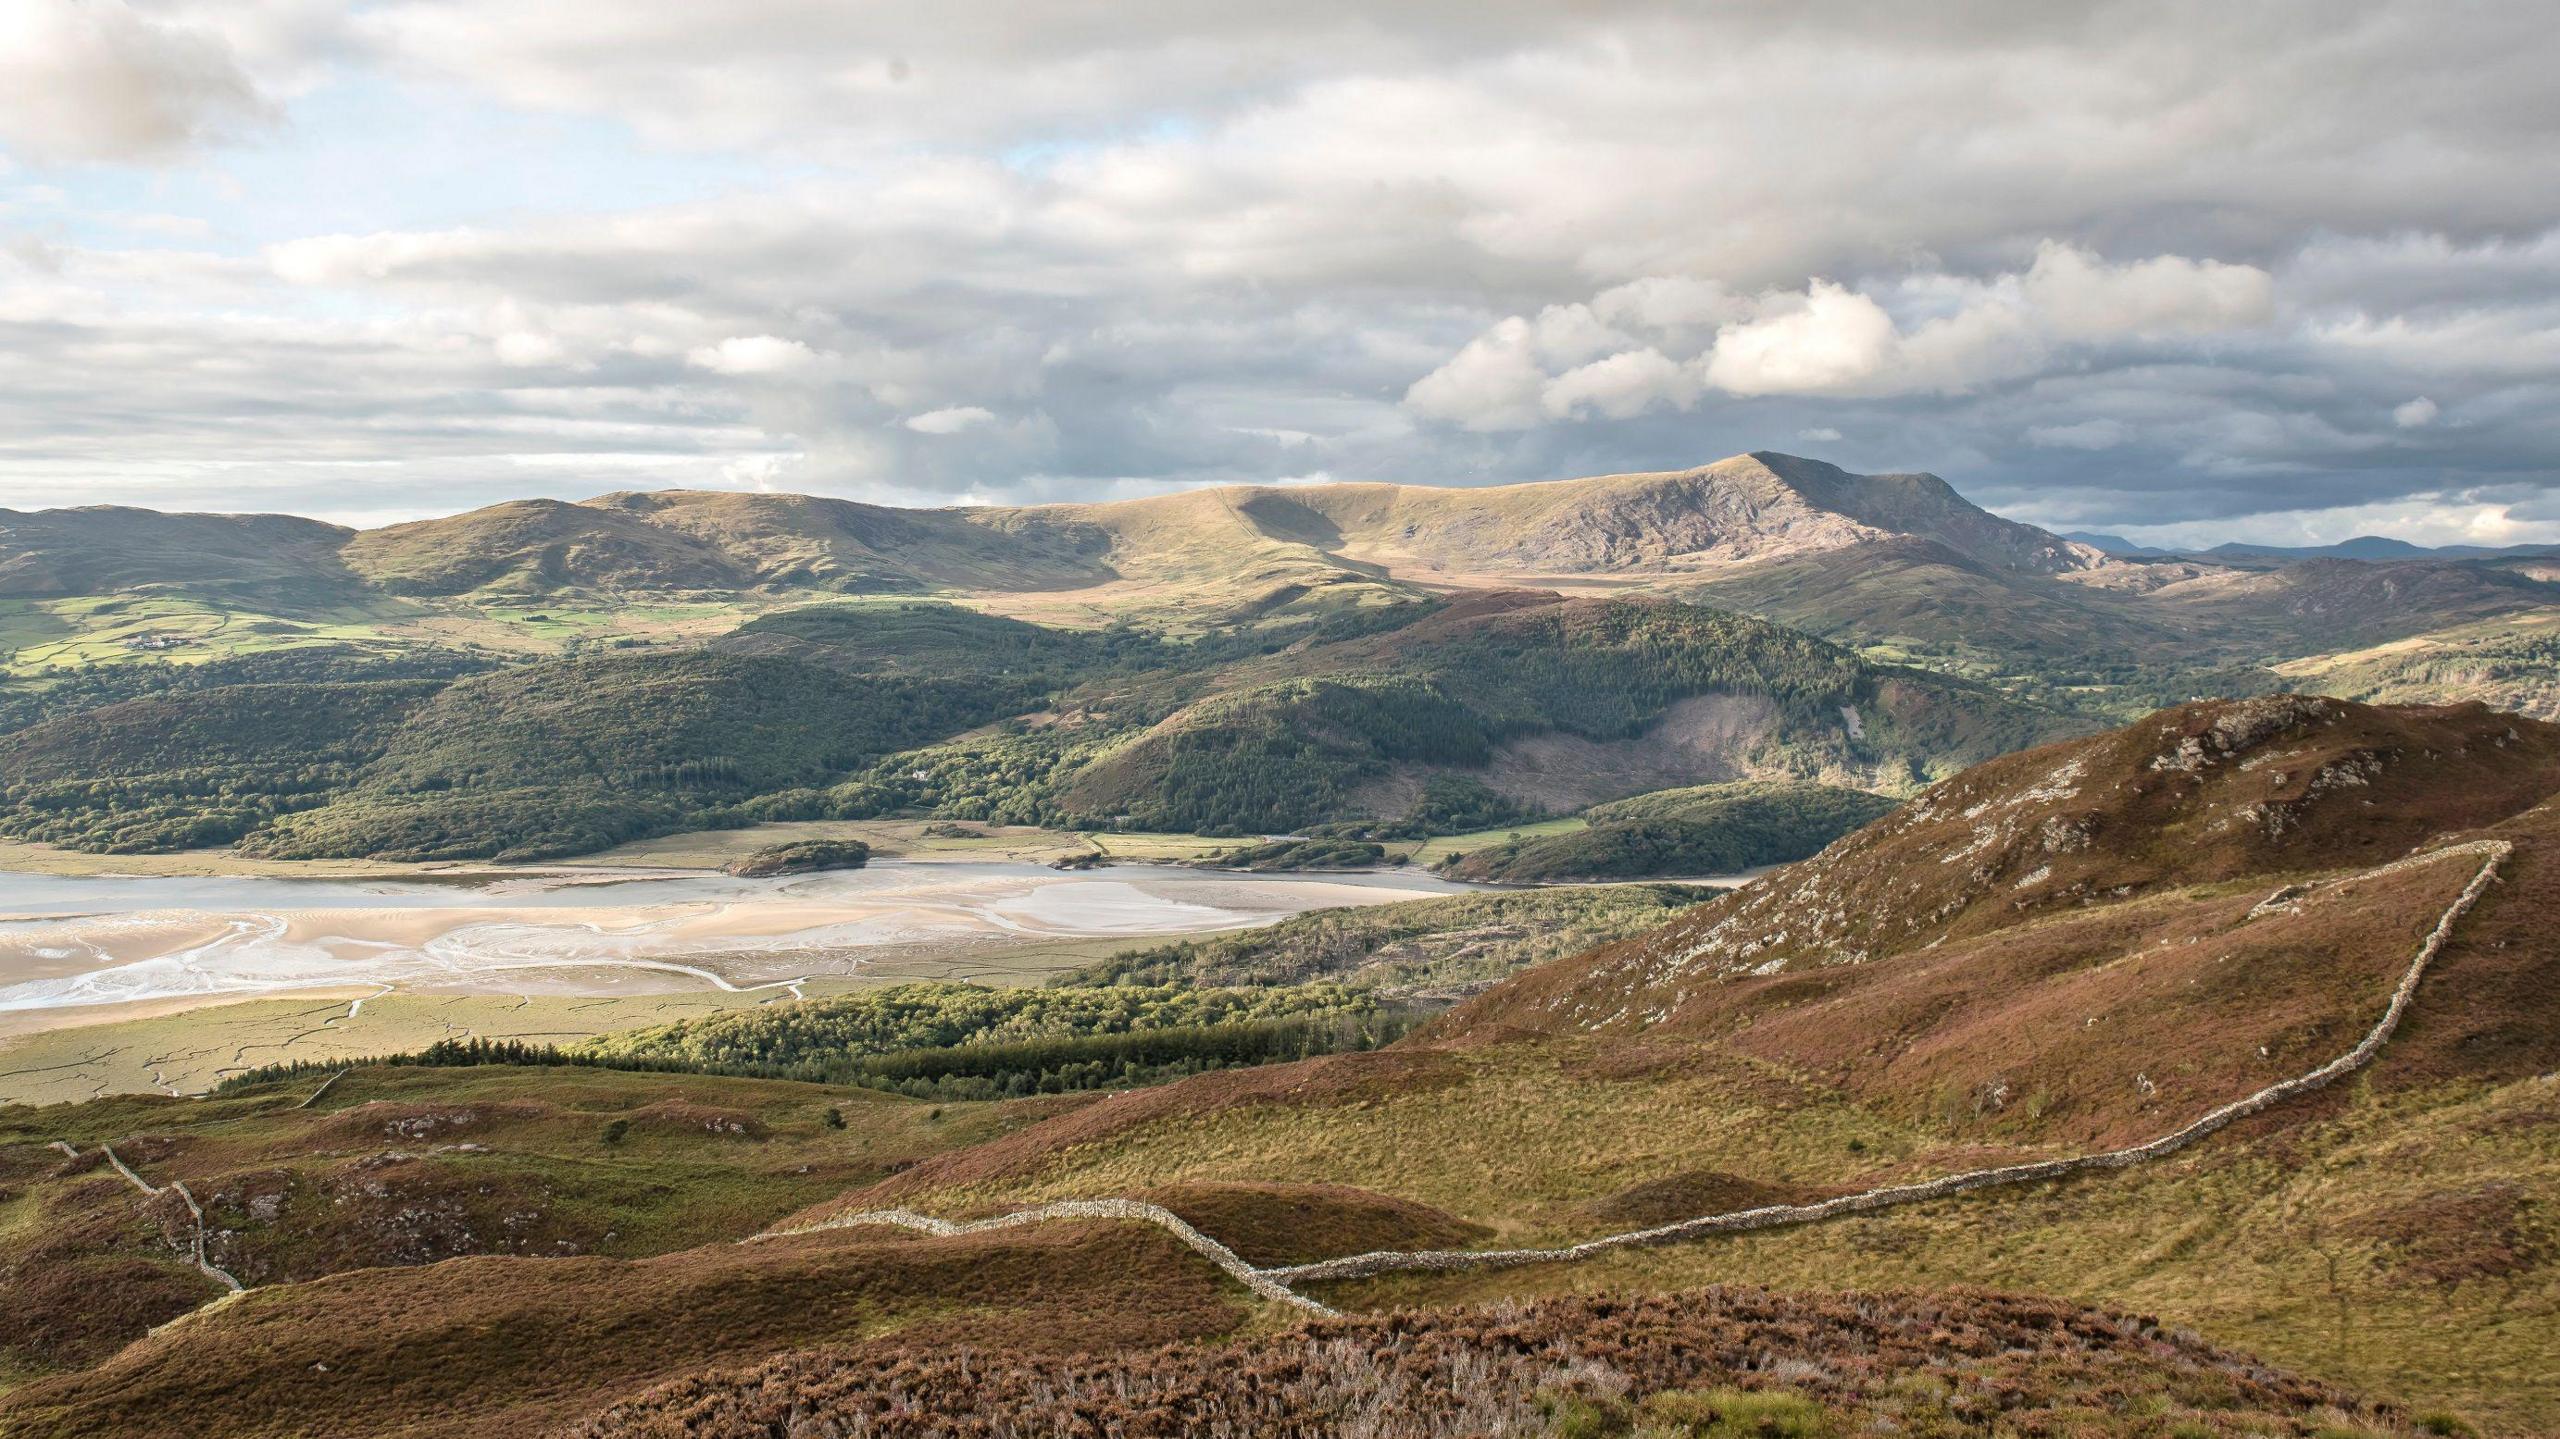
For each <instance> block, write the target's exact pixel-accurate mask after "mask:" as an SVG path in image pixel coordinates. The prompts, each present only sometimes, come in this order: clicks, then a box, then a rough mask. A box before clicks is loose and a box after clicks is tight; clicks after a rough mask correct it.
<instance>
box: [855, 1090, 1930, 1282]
mask: <svg viewBox="0 0 2560 1439" xmlns="http://www.w3.org/2000/svg"><path fill="white" fill-rule="evenodd" d="M1213 1090H1214V1091H1215V1094H1214V1095H1213V1094H1212V1091H1213ZM1213 1099H1215V1100H1217V1101H1219V1102H1217V1103H1215V1104H1214V1105H1213V1104H1212V1102H1211V1101H1212V1100H1213ZM1076 1128H1077V1131H1078V1132H1077V1137H1076V1138H1075V1139H1074V1140H1073V1141H1072V1142H1071V1143H1070V1144H1068V1145H1066V1147H1061V1148H1054V1149H1051V1148H1035V1147H1025V1146H997V1147H996V1148H994V1149H991V1150H990V1151H988V1152H985V1153H982V1154H977V1155H963V1156H954V1157H953V1159H952V1160H951V1161H950V1162H949V1163H947V1164H942V1165H935V1164H927V1165H924V1166H921V1167H919V1168H918V1169H916V1170H915V1171H913V1172H911V1173H908V1174H904V1175H901V1176H900V1177H899V1178H898V1179H897V1180H895V1181H893V1182H892V1183H891V1184H890V1185H889V1186H887V1187H885V1188H884V1189H882V1190H881V1191H879V1192H878V1194H877V1195H876V1196H856V1197H855V1199H854V1200H852V1201H849V1202H850V1203H853V1204H855V1205H856V1206H857V1207H865V1206H867V1204H868V1202H869V1200H870V1198H873V1197H878V1198H883V1199H886V1198H895V1199H896V1201H897V1202H900V1203H920V1204H923V1205H925V1206H927V1207H929V1208H931V1209H933V1210H936V1211H939V1212H947V1213H961V1212H965V1211H968V1210H970V1209H972V1208H974V1207H976V1206H980V1205H988V1204H997V1203H1004V1204H1012V1203H1018V1202H1020V1203H1028V1202H1039V1201H1045V1200H1051V1199H1066V1198H1081V1197H1087V1196H1098V1195H1112V1194H1131V1193H1136V1192H1138V1191H1141V1190H1146V1189H1151V1188H1156V1187H1159V1186H1163V1185H1170V1184H1194V1183H1204V1182H1223V1181H1246V1180H1252V1181H1260V1182H1270V1183H1299V1184H1347V1185H1358V1186H1361V1187H1364V1188H1368V1189H1371V1190H1375V1191H1378V1192H1381V1193H1384V1194H1388V1195H1392V1196H1394V1197H1396V1198H1399V1199H1405V1200H1411V1201H1413V1202H1416V1203H1419V1204H1424V1205H1428V1206H1431V1207H1432V1208H1434V1209H1437V1210H1441V1211H1443V1212H1445V1213H1448V1214H1451V1215H1455V1216H1457V1217H1458V1218H1460V1219H1464V1220H1467V1221H1470V1222H1473V1223H1476V1224H1480V1225H1483V1226H1485V1228H1486V1229H1487V1230H1488V1231H1490V1232H1491V1233H1493V1234H1494V1235H1496V1236H1498V1237H1499V1239H1500V1240H1501V1241H1502V1242H1503V1243H1541V1242H1546V1241H1550V1240H1556V1239H1579V1238H1584V1237H1588V1236H1589V1235H1591V1234H1593V1233H1601V1232H1606V1231H1607V1230H1609V1229H1611V1228H1618V1227H1625V1226H1623V1225H1616V1224H1611V1223H1609V1222H1607V1221H1606V1220H1604V1219H1603V1218H1602V1217H1600V1216H1601V1214H1602V1213H1603V1212H1604V1211H1608V1210H1610V1209H1612V1208H1613V1207H1616V1206H1619V1205H1623V1204H1625V1203H1629V1202H1641V1199H1642V1196H1643V1195H1644V1194H1646V1193H1651V1192H1655V1191H1657V1190H1658V1189H1659V1188H1660V1187H1661V1186H1664V1185H1666V1184H1677V1183H1680V1182H1682V1181H1688V1182H1691V1183H1694V1184H1696V1185H1699V1186H1702V1187H1714V1186H1716V1185H1742V1186H1753V1185H1757V1186H1774V1187H1779V1188H1782V1189H1785V1190H1788V1191H1790V1192H1795V1191H1803V1192H1822V1191H1826V1190H1827V1187H1829V1186H1862V1185H1863V1184H1864V1183H1867V1182H1876V1181H1880V1180H1881V1179H1882V1178H1883V1177H1885V1176H1900V1175H1903V1174H1906V1173H1910V1172H1912V1171H1915V1170H1916V1171H1920V1172H1935V1171H1936V1170H1937V1169H1938V1168H1941V1167H1943V1158H1944V1156H1943V1155H1941V1154H1939V1153H1938V1152H1937V1151H1939V1150H1940V1149H1941V1148H1942V1147H1943V1143H1942V1140H1941V1139H1940V1137H1939V1136H1937V1135H1935V1134H1934V1133H1933V1132H1932V1131H1930V1130H1928V1129H1925V1128H1922V1127H1917V1126H1914V1125H1911V1124H1909V1123H1905V1122H1902V1121H1898V1120H1894V1119H1890V1118H1887V1117H1885V1116H1884V1115H1881V1114H1879V1113H1876V1112H1874V1111H1872V1110H1869V1109H1866V1108H1863V1107H1861V1106H1859V1105H1857V1104H1855V1103H1854V1102H1852V1101H1850V1100H1849V1099H1848V1098H1847V1097H1845V1096H1843V1095H1840V1094H1838V1093H1836V1092H1833V1091H1829V1090H1825V1089H1823V1088H1821V1087H1819V1086H1815V1085H1810V1084H1804V1083H1800V1082H1796V1081H1792V1080H1789V1079H1787V1078H1785V1077H1783V1076H1781V1075H1779V1074H1777V1073H1774V1072H1772V1071H1770V1070H1768V1069H1767V1068H1766V1067H1763V1066H1757V1065H1752V1064H1749V1063H1746V1062H1742V1061H1737V1060H1733V1059H1730V1058H1726V1057H1721V1056H1717V1055H1713V1054H1710V1053H1708V1052H1707V1051H1705V1050H1703V1049H1692V1048H1687V1047H1682V1046H1665V1047H1664V1048H1663V1049H1662V1050H1660V1051H1658V1052H1639V1053H1636V1054H1633V1055H1630V1054H1628V1053H1627V1052H1625V1051H1624V1050H1623V1049H1612V1048H1609V1047H1607V1046H1602V1045H1596V1044H1590V1043H1583V1042H1572V1043H1556V1044H1547V1045H1536V1046H1502V1047H1496V1048H1489V1049H1480V1050H1469V1051H1452V1050H1431V1049H1423V1050H1406V1049H1395V1050H1387V1051H1383V1052H1380V1053H1377V1054H1366V1055H1337V1056H1334V1057H1332V1058H1329V1059H1324V1060H1317V1061H1311V1062H1310V1063H1309V1064H1308V1065H1299V1066H1287V1067H1281V1068H1275V1069H1270V1070H1257V1071H1249V1072H1243V1073H1236V1074H1229V1075H1221V1076H1213V1077H1211V1078H1210V1079H1208V1080H1194V1081H1192V1082H1191V1083H1190V1084H1188V1085H1185V1086H1182V1087H1179V1088H1177V1089H1173V1090H1161V1091H1148V1092H1145V1093H1142V1094H1137V1095H1131V1096H1126V1097H1123V1098H1121V1099H1117V1100H1113V1101H1110V1102H1108V1103H1107V1104H1105V1105H1103V1106H1098V1107H1096V1108H1094V1109H1092V1110H1088V1111H1086V1112H1085V1113H1084V1114H1083V1115H1082V1116H1080V1119H1079V1122H1078V1124H1077V1126H1076ZM1037 1138H1038V1136H1030V1137H1028V1139H1037ZM1630 1196H1633V1198H1632V1199H1631V1198H1630ZM1675 1217H1676V1216H1675Z"/></svg>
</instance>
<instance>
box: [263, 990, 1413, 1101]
mask: <svg viewBox="0 0 2560 1439" xmlns="http://www.w3.org/2000/svg"><path fill="white" fill-rule="evenodd" d="M1420 1018H1421V1016H1420V1014H1419V1013H1417V1012H1413V1011H1406V1010H1391V1009H1382V1008H1373V1009H1370V1010H1367V1011H1365V1012H1362V1013H1357V1014H1353V1013H1336V1014H1318V1015H1301V1016H1295V1017H1290V1018H1281V1019H1261V1020H1247V1021H1242V1022H1237V1023H1230V1024H1206V1025H1182V1026H1175V1027H1171V1028H1163V1029H1145V1030H1134V1031H1127V1032H1121V1033H1108V1034H1085V1035H1074V1034H1070V1035H1055V1036H1047V1037H1043V1038H1038V1039H1025V1040H1013V1041H1009V1042H1002V1043H983V1044H963V1045H948V1046H942V1047H938V1048H930V1049H915V1050H905V1051H901V1052H897V1053H893V1054H879V1055H838V1056H817V1055H811V1056H806V1057H803V1058H799V1059H795V1060H791V1061H788V1062H773V1063H743V1062H731V1061H721V1060H711V1059H703V1058H699V1057H695V1056H691V1055H683V1054H655V1053H632V1052H624V1051H606V1050H600V1049H597V1048H593V1047H576V1048H566V1049H564V1048H561V1047H559V1046H557V1045H550V1044H541V1045H537V1044H528V1043H525V1042H524V1041H521V1040H488V1039H470V1040H452V1039H446V1040H438V1041H437V1042H436V1043H434V1044H431V1045H429V1046H428V1047H427V1048H425V1049H423V1050H420V1051H418V1052H416V1053H414V1054H393V1055H381V1056H376V1057H372V1058H365V1059H342V1060H294V1061H292V1062H290V1063H285V1064H271V1065H265V1066H262V1067H260V1068H257V1069H252V1070H247V1071H244V1072H242V1073H239V1074H235V1075H232V1076H230V1077H229V1078H227V1079H225V1080H223V1081H222V1083H221V1084H220V1085H219V1086H218V1087H217V1088H216V1090H215V1093H217V1094H229V1093H235V1092H237V1091H239V1090H242V1089H247V1088H250V1087H253V1086H256V1085H261V1084H270V1083H274V1082H277V1081H280V1080H286V1079H293V1078H299V1077H318V1076H322V1075H326V1074H331V1073H335V1072H337V1071H339V1070H342V1069H347V1068H352V1067H357V1066H364V1065H389V1066H409V1067H422V1068H460V1067H468V1066H473V1065H483V1064H515V1065H559V1066H569V1067H583V1068H590V1069H611V1070H621V1071H628V1072H637V1073H644V1074H708V1075H719V1076H724V1077H729V1078H745V1079H782V1080H793V1081H798V1082H803V1083H811V1084H828V1085H837V1086H848V1087H855V1088H863V1089H876V1090H882V1091H886V1092H888V1093H893V1094H901V1095H905V1096H908V1097H909V1098H914V1099H939V1100H965V1099H1012V1098H1021V1097H1024V1096H1027V1095H1033V1094H1063V1093H1068V1092H1072V1091H1077V1090H1087V1089H1105V1088H1114V1089H1116V1088H1129V1087H1134V1086H1138V1085H1145V1084H1158V1083H1163V1082H1165V1081H1168V1080H1173V1079H1180V1078H1183V1077H1185V1076H1188V1075H1193V1074H1203V1073H1207V1072H1209V1071H1211V1070H1219V1069H1231V1068H1242V1067H1247V1066H1252V1065H1259V1064H1279V1063H1286V1062H1288V1061H1291V1060H1298V1059H1310V1058H1313V1057H1315V1056H1317V1055H1323V1054H1339V1053H1345V1052H1349V1051H1353V1050H1363V1049H1374V1048H1377V1047H1378V1046H1380V1045H1383V1044H1387V1043H1390V1042H1392V1041H1394V1040H1395V1039H1397V1038H1398V1037H1400V1036H1402V1035H1403V1034H1405V1033H1406V1032H1407V1031H1409V1030H1410V1029H1412V1028H1413V1026H1414V1025H1415V1024H1417V1023H1418V1022H1420Z"/></svg>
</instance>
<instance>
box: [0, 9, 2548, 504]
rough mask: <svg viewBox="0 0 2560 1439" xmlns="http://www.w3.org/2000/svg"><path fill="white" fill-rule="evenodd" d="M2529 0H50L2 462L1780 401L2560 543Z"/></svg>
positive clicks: (1757, 406) (1220, 466)
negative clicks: (2062, 0) (923, 0)
mask: <svg viewBox="0 0 2560 1439" xmlns="http://www.w3.org/2000/svg"><path fill="white" fill-rule="evenodd" d="M2555 73H2560V25H2554V24H2552V23H2551V16H2550V13H2549V10H2548V8H2547V7H2544V6H2539V5H2534V4H2516V3H2512V0H2508V3H2471V0H2429V3H2368V0H2253V3H2250V4H2246V5H2232V4H2229V3H2227V0H2217V3H2211V4H2197V3H2182V0H2140V3H2127V4H2117V3H2080V4H2068V5H2055V4H2050V3H2041V0H2037V3H1967V0H1948V3H1941V4H1934V5H1928V6H1913V5H1909V4H1905V3H1867V0H1787V3H1753V0H1741V3H1726V4H1719V5H1716V6H1712V7H1709V6H1698V5H1694V4H1687V3H1681V4H1662V3H1642V0H1574V3H1553V4H1542V5H1530V4H1514V3H1506V0H1468V3H1464V4H1460V3H1450V0H1403V3H1399V4H1396V5H1392V6H1380V5H1376V4H1373V3H1358V4H1352V3H1342V0H1299V3H1296V4H1292V5H1286V6H1281V5H1271V4H1268V3H1262V0H1256V3H1252V4H1239V3H1235V0H1189V3H1183V4H1168V3H1164V0H1111V3H1085V0H1045V3H1040V4H1036V5H1035V4H1027V3H1020V0H1012V3H993V0H937V3H935V4H932V5H886V4H877V3H860V4H857V3H840V0H837V2H836V3H819V0H794V3H784V0H724V3H721V4H717V5H706V4H702V3H699V0H541V3H535V4H527V3H524V0H433V3H429V0H378V3H367V4H353V5H351V4H346V3H338V0H131V3H127V0H0V506H11V507H18V508H31V507H43V506H53V505H65V504H110V503H112V504H135V505H148V506H152V507H156V508H164V509H211V510H283V511H292V512H297V513H304V514H315V515H321V516H325V517H328V518H333V519H340V520H344V521H348V522H352V523H378V522H382V521H387V520H391V519H398V518H408V517H413V516H417V515H423V514H439V513H449V512H452V511H455V510H459V509H464V508H468V507H470V506H473V505H478V504H484V503H489V502H492V501H496V500H500V499H509V498H519V497H524V496H529V495H551V496H557V497H562V498H579V497H584V496H588V495H593V494H599V493H605V492H609V491H614V490H626V489H657V488H669V487H678V486H683V487H707V488H731V489H751V490H780V491H797V492H806V493H819V494H833V495H842V496H846V497H850V498H856V499H866V500H873V501H878V502H884V503H894V504H953V503H1026V502H1037V501H1044V500H1063V499H1077V500H1092V499H1110V498H1120V497H1128V496H1137V495H1146V494H1155V493H1161V492H1164V491H1166V490H1171V489H1177V488H1182V487H1187V486H1195V485H1203V484H1213V483H1234V482H1253V483H1303V482H1315V481H1323V480H1391V481H1399V482H1406V483H1422V484H1454V485H1478V484H1492V483H1505V482H1512V481H1519V480H1535V479H1551V478H1558V477H1563V476H1569V475H1582V474H1602V473H1614V472H1624V471H1631V470H1663V469H1679V468H1685V467H1688V466H1690V465H1695V464H1700V463H1705V462H1707V461H1711V460H1714V459H1717V458H1720V457H1723V456H1725V455H1729V454H1733V453H1737V452H1740V451H1743V450H1751V449H1776V450H1784V451H1788V452H1790V453H1795V454H1803V455H1811V456H1814V457H1817V458H1822V459H1827V460H1831V461H1833V462H1834V463H1838V464H1841V465H1845V466H1847V467H1849V468H1851V469H1857V470H1869V471H1880V470H1928V471H1931V472H1934V473H1936V474H1939V475H1942V476H1944V477H1945V478H1947V479H1948V480H1949V481H1950V482H1951V483H1953V484H1955V485H1956V486H1957V488H1959V489H1960V490H1962V491H1963V492H1964V493H1965V494H1966V495H1968V496H1969V497H1970V498H1972V499H1974V500H1975V501H1977V502H1978V503H1982V504H1985V505H1988V506H1990V507H1992V508H1994V509H1997V510H2000V511H2001V512H2003V513H2006V514H2010V515H2014V516H2016V517H2018V518H2022V519H2027V520H2031V521H2034V522H2036V523H2040V524H2045V525H2048V526H2052V527H2055V528H2087V529H2100V530H2107V531H2112V532H2116V533H2121V534H2126V535H2129V536H2131V537H2133V538H2136V539H2143V540H2149V541H2152V542H2155V543H2176V544H2196V543H2211V542H2215V541H2219V540H2226V539H2244V540H2250V541H2257V542H2269V543H2307V542H2319V541H2329V540H2337V539H2343V538H2346V537H2348V536H2350V535H2355V534H2362V533H2385V534H2394V535H2399V536H2402V537H2404V538H2408V539H2413V540H2416V541H2419V542H2421V543H2450V542H2463V543H2490V544H2497V543H2524V542H2536V543H2539V542H2560V85H2555V84H2554V83H2553V82H2552V79H2551V77H2552V76H2553V75H2554V74H2555Z"/></svg>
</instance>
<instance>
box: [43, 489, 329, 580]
mask: <svg viewBox="0 0 2560 1439" xmlns="http://www.w3.org/2000/svg"><path fill="white" fill-rule="evenodd" d="M353 534H354V532H353V531H351V530H348V529H345V528H344V527H342V526H338V525H331V524H323V523H321V522H320V521H318V520H306V519H301V518H298V517H296V516H293V515H189V514H163V513H161V512H160V511H158V510H137V509H129V508H126V507H124V506H121V505H93V506H87V507H83V508H79V509H64V510H36V511H32V512H29V511H22V510H0V598H5V599H36V598H49V597H53V596H58V595H104V594H113V593H116V592H118V591H123V590H137V589H153V588H177V587H199V588H204V589H209V590H214V591H217V592H225V593H230V594H235V595H241V596H251V595H266V596H275V595H283V596H286V597H289V598H292V599H302V600H307V599H314V598H320V597H323V596H325V595H327V594H330V593H333V592H338V591H347V590H353V589H356V588H357V587H358V583H359V582H358V579H357V576H355V575H354V574H352V573H350V572H349V570H348V569H347V567H346V565H345V564H344V563H343V562H342V560H341V559H340V556H339V550H340V548H341V547H342V546H344V545H345V544H346V543H347V541H348V539H349V538H350V537H351V536H352V535H353Z"/></svg>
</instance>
